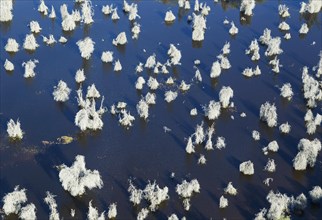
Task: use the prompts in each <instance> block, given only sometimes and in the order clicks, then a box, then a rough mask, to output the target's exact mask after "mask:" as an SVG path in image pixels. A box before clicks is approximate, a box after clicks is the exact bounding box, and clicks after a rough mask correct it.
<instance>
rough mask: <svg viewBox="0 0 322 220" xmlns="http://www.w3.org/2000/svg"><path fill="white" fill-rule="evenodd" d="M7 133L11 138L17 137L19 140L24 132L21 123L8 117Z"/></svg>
mask: <svg viewBox="0 0 322 220" xmlns="http://www.w3.org/2000/svg"><path fill="white" fill-rule="evenodd" d="M7 133H8V136H9V137H10V138H12V139H18V140H21V139H22V138H23V134H24V132H23V131H22V130H21V125H20V121H19V119H18V120H17V122H15V121H14V120H12V119H10V120H9V122H8V123H7Z"/></svg>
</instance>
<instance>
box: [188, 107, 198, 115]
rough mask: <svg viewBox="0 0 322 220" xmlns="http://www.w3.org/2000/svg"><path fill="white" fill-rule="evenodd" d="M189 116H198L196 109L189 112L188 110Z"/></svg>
mask: <svg viewBox="0 0 322 220" xmlns="http://www.w3.org/2000/svg"><path fill="white" fill-rule="evenodd" d="M190 115H191V116H196V115H198V111H197V109H196V108H193V109H191V110H190Z"/></svg>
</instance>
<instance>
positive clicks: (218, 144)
mask: <svg viewBox="0 0 322 220" xmlns="http://www.w3.org/2000/svg"><path fill="white" fill-rule="evenodd" d="M225 147H226V142H225V138H224V137H218V138H217V141H216V148H217V149H219V150H221V149H223V148H225Z"/></svg>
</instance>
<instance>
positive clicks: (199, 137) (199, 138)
mask: <svg viewBox="0 0 322 220" xmlns="http://www.w3.org/2000/svg"><path fill="white" fill-rule="evenodd" d="M193 136H194V137H195V142H194V143H195V144H202V142H204V141H205V138H206V135H205V132H204V128H203V122H202V123H201V124H200V125H199V124H197V126H196V129H195V133H194V134H193Z"/></svg>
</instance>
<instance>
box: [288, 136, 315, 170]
mask: <svg viewBox="0 0 322 220" xmlns="http://www.w3.org/2000/svg"><path fill="white" fill-rule="evenodd" d="M297 148H298V150H299V152H298V153H297V155H296V156H295V158H294V159H293V167H294V169H295V170H306V168H307V166H308V165H309V166H310V167H314V165H315V162H316V159H317V156H318V153H319V151H321V142H320V140H319V139H317V138H316V139H314V140H312V141H310V140H308V139H305V138H302V139H301V140H300V142H299V144H298V145H297Z"/></svg>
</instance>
